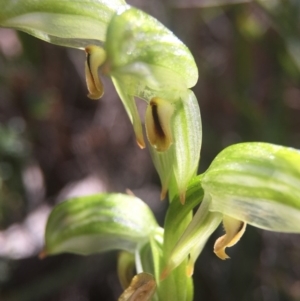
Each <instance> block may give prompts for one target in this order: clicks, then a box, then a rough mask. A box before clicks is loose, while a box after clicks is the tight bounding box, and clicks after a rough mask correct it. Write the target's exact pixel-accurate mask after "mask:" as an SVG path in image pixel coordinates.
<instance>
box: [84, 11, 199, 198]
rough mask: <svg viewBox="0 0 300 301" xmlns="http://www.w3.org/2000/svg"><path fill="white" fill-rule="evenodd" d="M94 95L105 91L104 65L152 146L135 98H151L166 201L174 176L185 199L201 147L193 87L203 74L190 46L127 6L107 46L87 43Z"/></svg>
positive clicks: (151, 129)
mask: <svg viewBox="0 0 300 301" xmlns="http://www.w3.org/2000/svg"><path fill="white" fill-rule="evenodd" d="M86 53H87V62H86V80H87V86H88V89H89V92H90V94H89V97H91V98H95V99H96V98H99V97H101V96H102V95H103V85H102V83H101V80H100V78H99V77H98V68H100V70H101V72H102V73H103V74H106V75H109V76H111V78H112V80H113V83H114V85H115V87H116V89H117V92H118V94H119V96H120V98H121V100H122V102H123V104H124V107H125V109H126V111H127V114H128V116H129V118H130V120H131V122H132V124H133V128H134V131H135V135H136V140H137V143H138V145H139V146H140V147H141V148H144V147H145V146H146V144H145V140H144V135H143V129H142V124H141V120H140V116H139V114H138V111H137V107H136V103H135V99H134V98H135V97H138V98H140V99H143V100H145V101H146V102H147V104H148V106H147V110H146V114H145V115H146V117H145V126H146V133H147V138H148V141H149V144H150V152H151V155H152V159H153V161H154V164H155V166H156V169H157V171H158V173H159V176H160V178H161V182H162V192H161V198H162V199H164V198H165V196H166V192H167V190H168V188H169V186H170V181H171V180H172V178H173V179H174V180H175V183H176V185H175V186H176V192H177V191H178V192H179V193H180V195H181V198H180V199H181V202H182V203H184V200H185V191H186V188H187V183H188V181H189V180H190V179H191V178H192V177H193V176H194V175H195V173H196V171H197V167H198V161H199V156H200V147H201V140H202V139H201V138H202V137H201V134H202V131H201V118H200V111H199V106H198V103H197V99H196V97H195V96H194V94H193V93H192V92H191V91H190V90H189V89H188V88H190V87H192V86H194V85H195V83H196V82H197V78H198V72H197V67H196V65H195V61H194V59H193V57H192V55H191V54H190V52H189V50H188V49H187V47H186V46H185V45H184V44H183V43H182V42H181V41H180V40H178V38H176V37H175V36H174V34H173V33H172V32H170V31H169V30H168V29H166V28H165V27H164V26H163V25H162V24H161V23H159V22H158V21H157V20H156V19H154V18H152V17H151V16H149V15H147V14H145V13H143V12H142V11H140V10H138V9H135V8H132V7H130V6H126V7H125V6H124V7H122V9H120V10H118V12H117V13H116V14H115V15H114V16H113V18H112V19H111V21H110V23H109V25H108V29H107V35H106V42H105V45H104V49H103V48H100V47H96V46H92V45H90V46H88V47H86Z"/></svg>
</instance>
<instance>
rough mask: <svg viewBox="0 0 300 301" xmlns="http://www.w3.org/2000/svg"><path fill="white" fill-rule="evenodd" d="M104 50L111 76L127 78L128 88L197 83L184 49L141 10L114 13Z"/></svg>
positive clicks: (191, 57) (167, 31)
mask: <svg viewBox="0 0 300 301" xmlns="http://www.w3.org/2000/svg"><path fill="white" fill-rule="evenodd" d="M105 49H106V51H107V54H108V66H109V68H110V72H111V74H112V75H115V74H117V75H118V76H121V75H122V74H124V75H129V74H130V75H131V79H132V83H131V84H130V83H128V82H127V85H129V88H130V86H132V85H133V86H135V89H136V88H137V86H140V85H141V84H142V85H144V87H146V86H147V87H148V88H149V89H152V90H166V89H169V90H173V89H175V90H182V89H187V88H190V87H193V86H194V85H195V84H196V82H197V79H198V70H197V66H196V64H195V61H194V58H193V56H192V55H191V53H190V51H189V50H188V48H187V47H186V46H185V45H184V44H183V43H182V42H181V41H180V40H179V39H178V38H177V37H176V36H175V35H174V34H173V33H172V32H171V31H169V30H168V29H167V28H166V27H165V26H163V25H162V24H161V23H160V22H158V21H157V20H156V19H155V18H153V17H151V16H149V15H147V14H145V13H144V12H142V11H141V10H138V9H135V8H131V7H129V6H127V7H124V9H123V10H120V11H118V13H117V14H116V15H115V16H114V17H113V18H112V20H111V22H110V24H109V26H108V30H107V41H106V44H105ZM137 83H138V84H137ZM135 95H136V96H138V95H137V94H135Z"/></svg>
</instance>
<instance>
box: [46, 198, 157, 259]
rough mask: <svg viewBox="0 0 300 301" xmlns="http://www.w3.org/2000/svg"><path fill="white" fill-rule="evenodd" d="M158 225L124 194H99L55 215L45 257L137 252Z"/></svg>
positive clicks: (68, 203) (71, 202)
mask: <svg viewBox="0 0 300 301" xmlns="http://www.w3.org/2000/svg"><path fill="white" fill-rule="evenodd" d="M157 227H158V225H157V223H156V221H155V218H154V216H153V214H152V212H151V210H150V209H149V207H148V206H147V205H146V204H145V203H144V202H143V201H141V200H140V199H138V198H136V197H134V196H129V195H124V194H99V195H92V196H87V197H82V198H76V199H72V200H68V201H65V202H63V203H61V204H59V205H57V206H56V207H55V208H54V210H53V211H52V213H51V215H50V217H49V219H48V223H47V227H46V239H45V240H46V242H45V254H46V255H48V254H50V255H51V254H58V253H62V252H71V253H76V254H82V255H88V254H92V253H97V252H103V251H108V250H115V249H120V250H125V251H128V252H134V251H135V250H136V249H137V248H139V247H141V246H142V245H144V244H145V243H147V242H149V240H150V238H151V235H152V234H153V233H154V231H155V230H156V229H157Z"/></svg>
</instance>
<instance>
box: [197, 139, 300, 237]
mask: <svg viewBox="0 0 300 301" xmlns="http://www.w3.org/2000/svg"><path fill="white" fill-rule="evenodd" d="M202 186H203V189H204V191H205V194H206V195H207V197H209V198H211V206H210V210H211V211H216V212H221V213H223V214H224V215H228V216H231V217H233V218H235V219H237V220H241V221H244V222H246V223H249V224H251V225H253V226H256V227H259V228H263V229H267V230H273V231H280V232H300V223H299V221H300V151H298V150H296V149H293V148H287V147H283V146H278V145H273V144H268V143H241V144H236V145H233V146H230V147H228V148H226V149H225V150H223V151H222V152H221V153H220V154H219V155H218V156H217V157H216V158H215V160H214V161H213V163H212V164H211V166H210V167H209V169H208V170H207V172H206V173H205V174H204V176H203V181H202Z"/></svg>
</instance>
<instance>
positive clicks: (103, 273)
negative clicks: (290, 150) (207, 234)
mask: <svg viewBox="0 0 300 301" xmlns="http://www.w3.org/2000/svg"><path fill="white" fill-rule="evenodd" d="M130 2H131V3H130V4H134V5H136V6H137V7H140V8H142V9H144V10H145V11H147V12H149V13H150V14H151V15H153V16H154V17H157V18H158V19H159V20H160V21H161V22H162V23H164V24H166V25H167V27H168V28H170V29H171V30H172V31H173V32H174V33H175V34H176V35H177V36H178V37H179V38H180V39H181V40H183V41H184V43H185V44H187V46H188V47H189V48H190V49H191V52H192V54H193V55H194V56H195V58H196V63H197V66H198V69H199V72H200V79H199V81H198V84H197V85H196V87H195V88H194V89H193V90H194V93H195V95H196V96H197V98H198V100H199V103H200V109H201V115H202V124H203V133H204V135H203V143H202V152H201V166H200V171H201V172H202V171H204V170H205V169H206V168H207V167H208V166H209V165H210V163H211V161H212V159H213V158H214V157H215V156H216V154H217V153H219V152H220V150H221V149H223V148H224V147H226V146H228V145H230V144H233V143H237V142H242V141H265V142H271V143H276V144H282V145H286V146H292V147H295V148H298V149H299V148H300V119H299V114H300V71H299V64H298V63H297V59H298V60H299V57H300V56H297V53H298V50H297V49H298V48H297V46H295V45H297V44H298V43H299V41H300V38H299V37H300V32H299V16H300V14H299V1H297V0H294V1H292V0H290V1H283V0H278V1H272V0H270V1H267V0H266V1H261V2H260V1H229V0H226V1H225V0H222V1H221V0H218V1H217V0H216V1H209V2H208V1H207V0H206V1H204V0H193V1H192V0H172V1H168V2H167V1H166V2H163V1H159V0H156V1H140V0H134V1H133V0H132V1H130ZM237 2H241V3H237ZM208 3H209V4H211V3H213V4H214V5H213V6H211V5H208ZM227 3H229V4H231V5H227ZM233 3H235V4H233ZM267 4H269V5H267ZM272 4H276V5H272ZM183 6H184V9H183V8H182V7H183ZM0 37H1V38H0V123H1V138H0V140H1V159H0V161H1V164H0V166H1V167H0V170H1V179H2V180H1V183H2V184H1V187H2V190H1V199H0V204H1V205H0V207H1V209H0V210H1V221H0V223H1V227H2V229H3V231H2V232H1V234H0V252H1V254H2V258H4V259H1V261H0V299H1V300H4V301H12V300H14V301H27V300H28V301H33V300H38V301H50V300H51V301H52V300H56V301H65V300H69V299H70V300H72V299H76V298H81V299H82V300H88V301H94V300H107V301H112V300H116V299H117V296H118V295H119V293H120V291H121V288H120V287H119V286H118V283H117V280H116V279H117V276H116V274H115V263H114V262H115V256H114V255H108V254H107V255H103V256H97V257H92V258H78V257H74V256H62V257H60V256H59V257H57V258H49V259H45V260H44V261H38V260H37V257H36V253H35V254H32V255H31V257H29V258H27V259H24V258H23V259H18V260H10V259H7V258H8V256H9V254H10V253H11V252H7V251H6V253H4V251H3V249H4V245H5V246H7V243H8V238H10V239H12V241H19V242H21V241H22V239H21V238H24V237H25V238H26V236H24V235H25V233H23V232H22V235H23V236H12V235H9V234H10V233H14V235H15V234H16V233H17V234H18V235H19V234H20V233H19V232H13V230H14V229H16V226H17V225H16V224H15V223H21V222H22V221H24V222H25V221H26V220H25V218H26V217H30V216H31V215H30V214H31V213H32V210H34V209H38V208H39V206H40V205H42V204H45V203H48V204H51V205H52V204H53V203H55V202H56V201H58V200H60V199H62V198H63V197H65V196H67V195H69V196H75V195H79V194H83V193H85V194H90V193H93V192H100V191H105V190H112V191H120V192H124V190H125V189H126V188H130V189H131V190H132V191H133V192H134V193H135V194H136V195H137V196H138V197H140V198H142V199H144V200H146V201H147V202H148V203H149V204H150V206H151V207H152V208H153V209H154V211H155V212H156V214H157V217H158V220H159V221H162V215H163V212H162V211H161V208H162V207H163V206H164V204H161V203H160V202H159V201H158V200H159V179H158V178H157V176H156V173H155V171H154V168H153V166H152V164H151V162H150V159H149V155H148V153H147V152H146V151H141V150H139V149H138V148H137V147H136V145H135V141H134V140H135V139H134V137H133V135H132V131H131V126H130V124H129V122H128V121H127V117H126V114H125V112H124V110H123V108H122V107H121V104H120V101H119V99H118V97H117V96H116V95H115V92H114V90H113V88H110V87H109V81H107V83H105V85H106V87H107V88H106V93H105V96H104V98H103V100H101V101H99V102H95V101H91V100H88V99H87V98H86V88H85V83H84V81H83V74H82V71H83V64H82V63H81V62H83V60H84V57H82V56H80V55H81V54H80V53H78V52H76V51H69V50H65V49H63V48H59V47H56V46H53V45H49V44H46V43H43V42H41V41H39V40H37V39H34V38H31V37H29V36H27V35H25V34H20V33H18V34H17V35H16V34H15V33H14V32H12V31H7V30H1V31H0ZM289 41H292V42H289ZM293 53H294V54H296V55H293ZM82 55H83V54H82ZM70 87H72V89H70ZM138 109H139V110H140V111H141V112H142V116H143V115H144V112H145V108H144V107H143V105H142V104H140V103H138ZM3 139H4V140H5V141H4V142H2V141H3ZM2 143H3V144H2ZM2 145H6V147H7V145H14V146H13V151H12V152H11V153H7V151H5V152H4V148H3V147H2ZM16 145H17V146H16ZM20 146H21V147H20ZM18 147H19V150H20V152H18V151H17V150H18ZM8 175H10V176H9V178H8ZM57 196H58V197H57ZM32 200H34V201H32ZM4 230H5V231H6V232H5V231H4ZM35 230H36V229H35ZM221 232H222V231H221V229H220V233H217V234H216V236H215V237H212V239H211V240H209V241H208V244H207V247H206V248H205V249H204V251H203V253H202V254H201V256H200V258H199V261H198V263H197V264H196V267H195V274H194V281H195V298H194V300H195V301H198V300H211V301H218V300H225V301H229V300H231V301H232V300H243V301H248V300H249V301H250V300H257V301H266V300H272V301H274V300H276V301H277V300H278V301H283V300H289V301H296V300H299V298H300V291H299V279H300V269H299V252H298V250H299V249H300V243H299V236H296V235H284V234H271V233H269V232H262V231H259V230H256V229H253V228H251V227H248V229H247V232H246V233H245V235H244V236H243V238H242V239H241V241H240V243H239V244H238V245H237V246H236V247H233V248H232V250H229V252H228V253H230V254H229V255H232V256H231V257H232V259H231V260H229V261H226V262H220V261H219V259H217V258H215V255H214V254H213V252H212V248H213V242H214V241H215V239H216V237H218V236H220V235H219V234H221ZM4 234H5V235H4ZM237 251H238V254H234V253H236V252H237ZM3 254H6V255H3ZM234 255H235V256H234ZM212 271H213V273H212ZM216 287H217V288H218V289H217V290H216V289H215V288H216Z"/></svg>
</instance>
